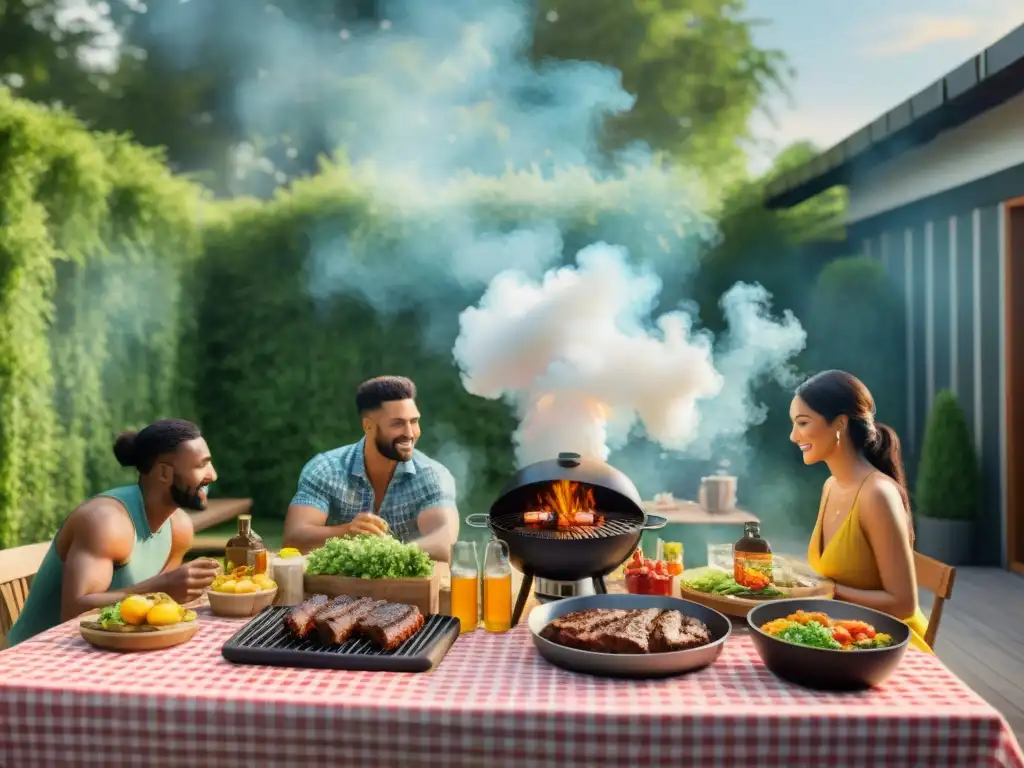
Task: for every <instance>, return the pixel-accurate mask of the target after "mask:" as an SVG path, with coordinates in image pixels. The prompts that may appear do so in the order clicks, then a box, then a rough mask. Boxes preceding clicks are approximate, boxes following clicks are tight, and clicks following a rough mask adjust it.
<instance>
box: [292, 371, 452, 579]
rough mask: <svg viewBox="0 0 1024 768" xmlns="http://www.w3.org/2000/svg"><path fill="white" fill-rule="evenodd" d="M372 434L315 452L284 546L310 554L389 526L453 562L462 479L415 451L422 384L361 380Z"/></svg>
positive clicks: (360, 402) (359, 395) (360, 399)
mask: <svg viewBox="0 0 1024 768" xmlns="http://www.w3.org/2000/svg"><path fill="white" fill-rule="evenodd" d="M356 408H358V409H359V413H360V415H361V416H362V418H363V431H364V432H365V436H364V437H363V439H361V440H360V441H359V442H358V443H354V444H352V445H345V446H342V447H341V448H335V449H333V450H330V451H327V452H325V453H321V454H320V455H318V456H315V457H313V458H312V459H311V460H310V461H309V462H308V463H307V464H306V466H305V467H303V469H302V474H301V475H299V488H298V491H297V492H296V494H295V497H294V498H293V499H292V503H291V505H289V507H288V515H287V516H286V517H285V522H284V545H285V546H289V547H295V548H296V549H298V550H300V551H301V552H303V553H305V552H308V551H309V550H311V549H316V548H317V547H319V546H321V545H323V543H324V542H325V541H327V539H330V538H333V537H335V536H354V535H356V534H360V533H369V534H374V535H377V536H386V535H388V534H389V533H390V534H391V535H393V536H395V537H396V538H397V539H399V540H400V541H403V542H415V543H416V544H418V545H419V547H420V548H421V549H422V550H423V551H424V552H426V553H427V554H428V555H430V556H431V558H433V559H434V560H439V561H442V562H447V561H448V558H449V555H450V552H451V546H452V544H453V543H454V542H455V541H456V539H458V536H459V514H458V511H457V508H456V505H455V480H454V479H453V478H452V475H451V473H450V472H449V471H448V470H447V469H445V468H444V467H443V466H442V465H441V464H439V463H437V462H436V461H434V460H433V459H430V458H428V457H427V456H425V455H424V454H422V453H420V452H419V451H417V450H415V445H416V440H417V439H419V436H420V412H419V410H418V409H417V408H416V385H415V384H413V382H412V381H410V380H409V379H406V378H404V377H401V376H380V377H378V378H376V379H370V380H369V381H365V382H363V383H362V384H360V385H359V388H358V389H357V390H356Z"/></svg>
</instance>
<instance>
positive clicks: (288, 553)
mask: <svg viewBox="0 0 1024 768" xmlns="http://www.w3.org/2000/svg"><path fill="white" fill-rule="evenodd" d="M277 556H278V557H280V558H282V559H287V558H289V557H301V556H302V553H301V552H299V550H297V549H296V548H295V547H285V548H284V549H282V550H281V551H280V552H278V553H277Z"/></svg>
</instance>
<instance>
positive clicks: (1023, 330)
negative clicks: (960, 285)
mask: <svg viewBox="0 0 1024 768" xmlns="http://www.w3.org/2000/svg"><path fill="white" fill-rule="evenodd" d="M1005 250H1006V252H1005V253H1004V254H1003V258H1004V259H1005V270H1004V274H1005V275H1006V286H1005V291H1006V318H1005V322H1006V327H1005V329H1004V334H1005V338H1006V348H1005V349H1004V350H1003V354H1004V355H1005V357H1006V466H1005V467H1004V468H1003V471H1004V472H1005V473H1006V554H1007V561H1008V562H1009V564H1010V568H1011V570H1014V571H1016V572H1017V573H1022V574H1024V484H1022V481H1021V480H1020V478H1021V475H1024V198H1017V199H1015V200H1010V201H1009V202H1007V203H1006V249H1005Z"/></svg>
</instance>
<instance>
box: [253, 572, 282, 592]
mask: <svg viewBox="0 0 1024 768" xmlns="http://www.w3.org/2000/svg"><path fill="white" fill-rule="evenodd" d="M252 583H253V584H255V585H256V586H257V587H259V588H260V589H273V588H274V587H276V586H277V584H275V583H274V580H273V579H272V578H270V577H269V576H267V575H266V574H265V573H258V574H256V575H255V576H253V577H252Z"/></svg>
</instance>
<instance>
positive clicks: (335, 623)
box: [284, 595, 425, 651]
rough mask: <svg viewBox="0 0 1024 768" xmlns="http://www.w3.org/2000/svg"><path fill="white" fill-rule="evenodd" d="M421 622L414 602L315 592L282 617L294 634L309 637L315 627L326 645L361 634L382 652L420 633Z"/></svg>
mask: <svg viewBox="0 0 1024 768" xmlns="http://www.w3.org/2000/svg"><path fill="white" fill-rule="evenodd" d="M424 621H425V619H424V617H423V614H422V613H420V609H419V608H417V607H416V606H414V605H405V604H403V603H389V602H387V601H385V600H374V599H373V598H370V597H360V598H353V597H348V596H344V595H343V596H341V597H336V598H335V599H334V600H330V601H329V600H328V599H327V598H326V597H325V596H324V595H314V596H313V597H311V598H310V599H309V600H307V601H306V602H304V603H302V604H301V605H297V606H295V608H293V609H292V610H291V611H289V612H288V614H287V615H286V616H285V618H284V623H285V626H286V627H288V629H289V630H290V631H291V632H292V633H293V634H295V635H296V636H297V637H302V638H305V637H308V636H309V635H310V634H311V632H312V630H313V627H316V629H317V631H318V633H319V635H320V640H321V641H322V642H323V643H324V644H326V645H341V644H342V643H344V642H345V641H347V640H349V639H350V638H352V637H353V636H354V635H360V636H363V637H365V638H367V639H368V640H370V641H371V642H372V643H374V644H375V645H377V646H378V647H380V648H382V649H383V650H385V651H390V650H393V649H395V648H397V647H398V646H399V645H401V644H402V643H404V642H405V641H406V640H408V639H409V638H411V637H412V636H413V635H415V634H416V633H417V632H419V631H420V629H422V628H423V624H424Z"/></svg>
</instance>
